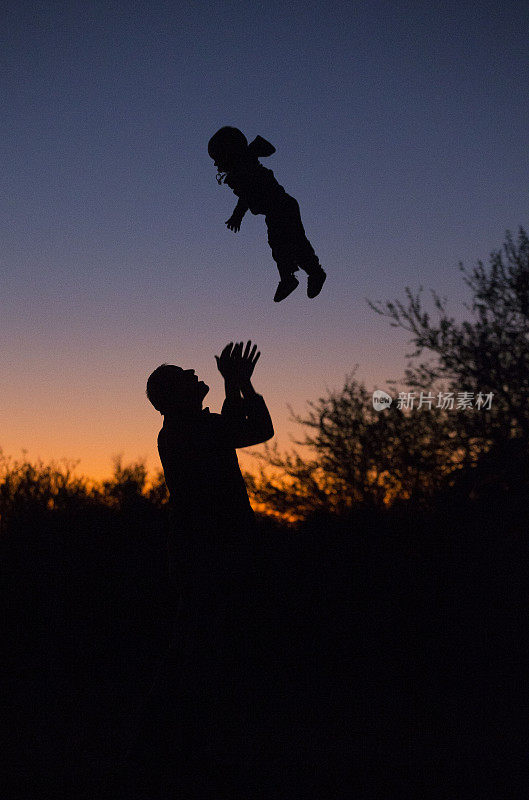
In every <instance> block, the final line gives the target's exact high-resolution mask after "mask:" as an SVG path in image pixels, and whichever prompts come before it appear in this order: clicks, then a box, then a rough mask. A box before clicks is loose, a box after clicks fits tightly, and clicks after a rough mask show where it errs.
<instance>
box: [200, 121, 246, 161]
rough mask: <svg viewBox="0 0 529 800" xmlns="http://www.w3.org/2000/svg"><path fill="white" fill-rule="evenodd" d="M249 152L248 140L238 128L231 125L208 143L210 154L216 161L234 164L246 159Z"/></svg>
mask: <svg viewBox="0 0 529 800" xmlns="http://www.w3.org/2000/svg"><path fill="white" fill-rule="evenodd" d="M247 151H248V139H247V138H246V136H245V135H244V133H243V132H242V131H240V130H239V129H238V128H231V127H230V126H229V125H226V126H224V128H220V129H219V130H218V131H217V133H215V134H214V135H213V136H212V137H211V139H210V140H209V142H208V153H209V155H210V156H211V158H212V159H213V160H214V161H220V162H221V163H222V164H229V163H233V162H234V161H238V160H239V159H241V158H244V156H245V155H246V153H247Z"/></svg>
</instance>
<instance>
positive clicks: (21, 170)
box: [0, 0, 529, 474]
mask: <svg viewBox="0 0 529 800" xmlns="http://www.w3.org/2000/svg"><path fill="white" fill-rule="evenodd" d="M4 9H5V10H4V13H3V15H2V16H3V22H2V34H1V37H2V42H1V45H2V46H1V48H0V63H1V72H2V76H3V77H2V100H3V102H2V116H1V123H0V124H1V137H0V147H1V148H2V155H3V170H2V175H1V177H0V181H1V182H2V187H1V189H2V191H1V193H0V198H1V200H0V202H1V209H2V210H1V215H0V220H1V226H2V236H1V242H2V244H1V247H0V262H1V267H2V275H3V280H2V293H1V297H0V303H1V306H0V308H1V319H2V338H1V344H0V353H1V357H2V363H3V370H2V377H3V380H2V383H3V390H2V393H3V398H4V400H3V409H2V411H1V412H0V414H1V417H0V419H1V423H2V424H1V430H0V447H2V448H3V449H4V451H5V452H9V453H13V454H17V453H19V452H20V449H21V448H25V449H27V450H28V452H29V453H30V455H33V456H41V457H43V458H50V457H55V458H58V457H60V456H66V457H69V458H80V459H81V465H80V467H81V470H83V471H86V472H88V473H90V474H96V473H97V474H102V473H103V472H104V471H105V468H106V467H105V465H108V469H109V468H110V459H111V456H112V454H114V453H118V452H122V453H123V454H124V456H125V457H126V458H130V459H132V458H135V457H137V456H145V457H146V458H147V459H148V463H149V466H150V467H151V468H155V467H156V466H157V456H156V451H155V436H156V431H157V429H158V427H159V421H160V420H159V417H157V415H156V412H154V410H153V409H151V408H150V407H149V406H148V404H147V403H146V401H145V397H144V384H145V380H146V377H147V375H148V374H149V372H150V371H151V370H152V369H153V368H154V367H155V366H157V365H158V364H159V363H161V362H162V361H170V362H173V363H178V364H181V365H182V366H184V367H191V366H192V367H195V368H196V369H197V372H198V373H199V375H200V376H201V377H204V379H205V380H206V381H207V382H208V383H209V384H210V386H211V387H212V391H211V393H210V396H209V398H208V403H209V404H210V406H211V407H212V408H215V409H216V408H218V406H219V405H220V402H221V400H222V393H221V381H220V376H218V378H217V373H216V368H215V361H214V358H213V355H214V353H218V352H219V351H220V349H221V348H222V346H223V345H224V344H225V343H226V342H227V341H229V340H233V339H234V338H240V339H245V338H252V339H255V340H256V341H257V342H258V344H259V345H260V347H261V349H262V352H263V355H262V359H261V362H260V364H259V367H258V370H257V371H256V377H255V383H256V387H257V388H258V389H259V390H260V391H262V392H263V394H264V395H265V397H266V398H267V399H268V400H269V402H270V406H271V410H272V413H273V416H274V419H275V421H276V428H277V430H278V433H279V438H280V441H281V442H283V441H285V442H286V441H288V433H289V431H290V430H291V428H290V427H289V424H288V410H287V404H290V405H293V406H294V407H295V408H296V409H297V410H301V409H302V407H303V404H304V402H305V400H307V399H310V398H315V397H317V396H319V395H320V394H321V393H322V392H324V391H325V387H327V386H329V387H339V386H340V385H341V384H342V382H343V378H344V376H345V374H346V373H347V372H348V371H350V370H351V368H352V367H353V365H354V364H356V363H358V364H359V375H360V377H363V378H364V379H365V381H366V383H367V384H368V385H370V386H371V385H374V384H375V383H377V384H378V385H383V384H384V382H385V380H386V379H387V378H398V377H400V376H401V375H402V374H403V372H404V367H405V358H404V354H405V353H406V352H408V351H409V349H410V348H409V347H408V345H407V339H406V334H405V333H404V332H399V331H396V330H395V329H392V328H390V327H389V323H388V322H386V321H385V320H383V319H382V318H380V317H378V316H377V315H375V314H374V313H373V312H372V311H371V310H370V309H369V307H368V306H367V303H366V301H365V298H366V297H369V298H370V299H373V300H376V299H381V300H384V299H394V298H396V297H403V294H404V287H405V286H406V285H409V286H411V287H412V288H414V289H415V288H417V287H418V286H419V285H423V286H424V287H425V288H429V287H432V288H435V289H437V290H439V291H440V292H441V293H442V294H445V295H447V296H448V298H449V301H450V302H449V307H450V309H451V310H453V311H454V312H455V313H461V312H463V313H464V311H463V310H462V307H461V304H462V301H463V300H464V299H466V297H467V296H466V290H465V287H464V284H463V282H462V280H461V276H460V273H459V272H458V270H457V263H458V261H460V260H462V261H464V262H465V263H467V264H469V265H471V264H473V263H474V262H475V261H476V260H477V259H478V258H483V259H485V260H486V259H487V257H488V254H489V252H490V251H491V249H493V248H497V247H499V246H500V245H501V243H502V241H503V235H504V231H505V230H506V229H511V230H513V231H516V230H517V228H518V227H519V226H520V225H523V226H525V227H527V207H528V200H529V183H528V175H529V148H528V146H527V145H528V142H527V138H528V137H527V131H528V130H529V113H528V100H527V86H528V85H529V56H528V52H529V50H528V48H527V41H528V33H529V25H528V22H529V8H528V7H527V4H526V3H523V2H506V3H500V2H472V3H470V2H459V3H456V2H440V3H437V4H430V3H422V2H398V0H397V1H396V2H369V3H368V2H348V3H337V4H333V5H332V6H329V5H328V4H326V3H323V2H312V3H310V2H309V3H307V2H304V3H301V2H294V3H290V4H288V5H285V4H284V3H279V2H275V1H274V2H269V3H267V4H257V3H252V2H248V3H235V2H222V3H218V2H213V3H211V2H210V3H204V4H202V3H185V2H184V3H179V4H174V3H156V2H154V3H145V2H129V3H125V2H123V3H109V2H105V3H78V2H69V3H68V2H64V3H61V2H57V3H51V2H42V3H24V2H22V3H11V4H9V3H8V4H7V5H5V6H4ZM225 124H228V125H235V126H237V127H239V128H241V129H242V130H243V131H244V132H245V134H246V135H247V136H248V138H249V139H251V138H253V137H254V136H256V135H257V134H260V135H262V136H264V137H265V138H266V139H268V140H269V141H271V142H272V143H273V144H274V145H275V147H276V148H277V152H276V153H275V154H274V155H273V156H272V157H271V158H268V159H263V163H264V164H265V165H266V166H267V167H269V168H271V169H273V170H274V173H275V175H276V177H277V178H278V180H279V182H280V183H281V184H282V185H284V186H285V188H286V189H287V191H288V192H289V193H290V194H292V195H294V196H295V197H296V198H297V199H298V201H299V203H300V207H301V213H302V218H303V221H304V225H305V229H306V231H307V235H308V237H309V239H310V240H311V242H312V244H313V245H314V248H315V249H316V252H317V253H318V255H319V257H320V260H321V262H322V264H323V265H324V266H325V268H326V270H327V272H328V275H329V277H328V281H327V284H326V286H325V288H324V290H323V292H322V294H321V295H320V297H318V298H317V299H316V300H313V301H309V300H308V299H307V297H306V296H305V293H304V291H305V287H304V281H302V285H301V286H300V288H299V289H298V290H297V291H296V293H295V294H294V295H292V296H291V297H290V298H288V299H287V300H286V301H285V302H283V303H281V304H279V305H274V304H273V302H272V297H273V294H274V291H275V286H276V283H277V277H278V276H277V271H276V267H275V264H274V262H273V260H272V258H271V253H270V250H269V248H268V245H267V242H266V229H265V225H264V219H263V217H258V216H257V217H253V216H252V215H251V214H248V215H247V216H246V218H245V219H244V221H243V225H242V227H241V231H240V233H238V234H234V233H232V232H230V231H228V230H227V229H226V228H225V226H224V221H225V220H226V219H227V218H228V216H229V215H230V213H231V211H232V209H233V207H234V205H235V201H236V198H235V197H234V196H233V194H232V193H231V192H230V190H229V189H228V188H227V187H225V186H224V187H219V186H218V185H217V183H216V181H215V168H214V167H213V163H212V162H211V160H210V159H209V156H208V154H207V142H208V139H209V138H210V136H211V135H212V134H213V133H214V132H215V130H217V129H218V128H219V127H221V126H222V125H225ZM292 432H294V431H292ZM108 469H107V471H108Z"/></svg>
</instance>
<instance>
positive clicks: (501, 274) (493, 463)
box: [368, 228, 529, 494]
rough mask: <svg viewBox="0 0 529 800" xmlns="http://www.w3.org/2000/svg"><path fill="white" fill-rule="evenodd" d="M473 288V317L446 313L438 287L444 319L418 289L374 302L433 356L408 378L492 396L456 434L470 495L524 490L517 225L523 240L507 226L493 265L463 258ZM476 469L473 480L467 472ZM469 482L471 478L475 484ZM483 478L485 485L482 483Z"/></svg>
mask: <svg viewBox="0 0 529 800" xmlns="http://www.w3.org/2000/svg"><path fill="white" fill-rule="evenodd" d="M459 268H460V270H461V271H462V272H463V275H464V282H465V284H466V285H467V286H468V287H469V288H470V290H471V292H472V300H471V303H470V304H468V303H464V307H465V308H466V309H467V310H468V311H470V313H471V314H472V317H473V319H472V320H470V321H468V320H467V321H464V322H462V323H460V324H458V323H456V322H455V320H454V318H453V317H450V316H449V315H448V313H447V311H446V298H443V300H441V299H440V298H439V296H438V295H437V294H436V293H435V292H432V296H433V300H434V304H435V307H436V309H437V310H438V312H439V319H438V322H437V323H436V324H434V323H433V322H431V320H430V316H429V314H428V313H427V312H425V311H424V310H423V308H422V304H421V300H420V293H421V291H422V288H420V289H419V292H418V293H417V294H416V295H414V294H413V293H412V291H411V290H410V289H409V287H406V297H407V304H405V303H401V302H399V301H395V302H394V303H391V302H387V303H386V304H385V307H384V308H381V304H380V303H379V304H374V303H371V302H370V301H368V302H369V305H370V306H371V308H373V310H374V311H376V312H377V313H379V314H382V315H384V316H387V317H389V318H390V319H391V325H392V326H393V327H401V328H403V329H404V330H406V331H408V332H409V333H411V334H412V342H413V343H414V344H415V347H416V350H415V352H414V353H412V354H410V355H409V357H410V358H412V359H413V358H418V357H419V356H421V355H422V353H423V351H425V350H426V351H427V352H428V353H430V354H431V355H433V356H434V361H433V362H432V361H421V362H420V363H419V364H418V365H413V364H411V365H409V366H408V368H407V370H406V375H405V381H406V383H407V384H408V385H410V386H414V387H423V388H428V389H431V388H432V387H435V386H436V385H438V383H439V381H441V380H445V381H447V382H448V386H449V389H450V390H451V391H453V392H458V391H461V390H466V391H468V392H470V393H472V394H473V395H475V396H477V394H478V393H482V395H488V394H491V395H492V397H493V404H491V408H490V410H487V411H483V410H474V412H473V413H469V414H467V415H464V416H461V417H460V418H459V420H458V422H459V425H458V428H457V437H458V440H459V441H460V442H461V443H462V444H463V445H464V447H465V448H466V451H467V452H466V458H465V460H464V464H463V465H462V466H463V475H464V479H463V483H464V484H465V485H466V490H467V491H469V492H470V493H471V494H480V493H481V494H483V493H484V492H485V491H488V490H489V489H490V488H492V487H495V488H498V486H499V487H501V488H503V489H504V490H509V489H514V488H516V489H523V490H525V489H526V488H527V486H528V473H529V404H528V402H527V401H528V398H529V238H528V237H527V234H526V232H525V230H524V229H523V228H520V229H519V233H518V240H517V242H515V241H513V238H512V235H511V234H510V232H509V231H507V232H506V236H505V242H504V244H503V249H501V250H496V251H493V252H492V253H491V254H490V258H489V266H488V268H487V267H485V265H484V264H483V262H482V261H478V263H477V265H476V266H475V267H474V268H473V269H472V270H470V271H469V270H467V269H466V268H465V267H464V265H463V264H462V263H460V264H459ZM473 470H476V471H475V472H474V473H473V475H472V479H471V480H470V482H469V475H470V474H471V473H472V471H473ZM471 484H473V485H472V486H471ZM479 484H481V487H479Z"/></svg>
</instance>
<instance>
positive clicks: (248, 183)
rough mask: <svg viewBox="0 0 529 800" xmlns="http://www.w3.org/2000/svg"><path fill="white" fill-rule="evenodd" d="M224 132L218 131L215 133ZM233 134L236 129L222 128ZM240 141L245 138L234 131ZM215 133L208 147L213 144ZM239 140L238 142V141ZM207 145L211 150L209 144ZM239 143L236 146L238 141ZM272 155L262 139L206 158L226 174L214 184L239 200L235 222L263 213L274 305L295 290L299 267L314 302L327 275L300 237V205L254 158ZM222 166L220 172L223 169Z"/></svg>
mask: <svg viewBox="0 0 529 800" xmlns="http://www.w3.org/2000/svg"><path fill="white" fill-rule="evenodd" d="M224 130H226V129H221V131H219V132H218V133H219V134H220V133H221V132H222V131H224ZM227 130H230V131H237V129H227ZM237 133H238V134H240V136H241V137H243V139H244V142H245V141H246V138H245V137H244V135H243V134H242V133H241V132H240V131H237ZM217 136H218V134H215V136H214V137H213V139H212V140H211V142H214V140H215V137H217ZM239 141H240V140H239ZM211 142H210V145H211ZM238 144H239V142H238ZM274 152H275V148H274V147H273V145H271V144H270V143H269V142H267V141H266V140H265V139H263V138H262V137H261V136H257V137H256V139H254V141H253V142H251V143H250V144H249V145H248V144H246V146H245V147H244V146H243V143H242V144H239V147H238V152H237V153H235V154H234V153H233V151H232V152H228V151H227V149H225V150H224V151H223V152H222V153H220V152H219V150H215V148H214V147H213V148H211V147H210V155H212V157H213V158H216V163H217V162H219V163H218V168H219V170H221V171H225V175H224V176H220V180H219V182H222V180H224V182H225V183H227V185H228V186H229V187H230V189H232V190H233V193H234V194H236V195H237V197H238V198H239V201H238V203H237V205H236V207H235V210H234V212H233V219H235V220H237V221H240V220H241V219H242V217H243V216H244V214H245V213H246V212H247V211H248V210H250V211H251V212H252V214H264V215H265V222H266V227H267V229H268V244H269V245H270V247H271V249H272V257H273V259H274V261H275V262H276V264H277V268H278V270H279V275H280V278H281V280H280V283H279V286H278V288H277V291H276V296H275V297H274V300H275V301H276V302H279V301H280V300H283V299H284V298H285V297H287V296H288V295H289V294H290V292H292V291H293V290H294V289H295V288H296V286H297V285H298V280H297V278H296V277H295V276H294V272H296V271H297V270H298V269H299V267H301V269H303V270H304V271H305V272H306V273H307V274H308V276H309V279H308V288H307V294H308V296H309V297H316V295H317V294H319V292H320V290H321V287H322V286H323V282H324V281H325V278H326V273H325V271H324V270H323V268H322V267H321V265H320V262H319V260H318V256H317V255H316V253H315V252H314V249H313V247H312V245H311V243H310V242H309V240H308V239H307V237H306V235H305V230H304V228H303V223H302V221H301V215H300V211H299V205H298V202H297V200H296V199H295V198H294V197H291V196H290V195H289V194H287V193H286V192H285V190H284V188H283V187H282V186H280V184H279V183H278V182H277V180H276V179H275V177H274V173H273V172H272V170H271V169H266V167H263V165H262V164H260V163H259V161H258V158H259V157H262V156H268V155H271V154H272V153H274ZM222 164H225V169H224V170H223V169H222Z"/></svg>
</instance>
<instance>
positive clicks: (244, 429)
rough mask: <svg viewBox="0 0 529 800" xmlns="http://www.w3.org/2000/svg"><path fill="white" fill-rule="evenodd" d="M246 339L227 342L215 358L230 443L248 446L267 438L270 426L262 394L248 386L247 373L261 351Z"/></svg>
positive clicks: (248, 375)
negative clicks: (223, 394) (223, 390)
mask: <svg viewBox="0 0 529 800" xmlns="http://www.w3.org/2000/svg"><path fill="white" fill-rule="evenodd" d="M256 351H257V345H254V346H253V347H252V343H251V342H250V341H249V342H247V343H246V347H245V349H244V352H243V343H242V342H239V343H237V344H235V345H233V343H232V342H230V344H229V345H227V346H226V347H225V348H224V350H223V351H222V353H221V355H220V357H217V356H216V357H215V358H216V359H217V366H218V368H219V371H220V372H221V374H222V376H223V377H224V383H225V387H226V399H225V401H224V404H223V406H222V418H223V420H224V421H225V424H226V430H227V434H228V437H229V441H230V444H231V445H232V447H250V446H253V445H256V444H261V443H262V442H266V441H268V439H271V438H272V436H273V435H274V426H273V424H272V419H271V417H270V413H269V411H268V408H267V407H266V403H265V401H264V399H263V397H262V396H261V395H260V394H258V393H257V392H256V391H255V389H254V387H253V386H252V381H251V376H252V373H253V370H254V367H255V365H256V363H257V361H258V359H259V356H260V355H261V354H260V353H259V352H257V353H256Z"/></svg>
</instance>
